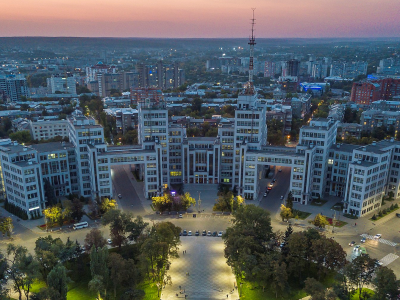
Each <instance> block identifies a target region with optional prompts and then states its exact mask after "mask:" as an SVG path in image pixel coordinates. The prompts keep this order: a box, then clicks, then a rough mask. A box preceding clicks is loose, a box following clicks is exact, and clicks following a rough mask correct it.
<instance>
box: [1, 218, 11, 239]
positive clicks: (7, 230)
mask: <svg viewBox="0 0 400 300" xmlns="http://www.w3.org/2000/svg"><path fill="white" fill-rule="evenodd" d="M13 228H14V225H13V222H12V219H11V218H10V217H4V218H1V219H0V232H1V233H2V234H3V236H4V235H7V236H8V237H10V236H11V234H12V231H13Z"/></svg>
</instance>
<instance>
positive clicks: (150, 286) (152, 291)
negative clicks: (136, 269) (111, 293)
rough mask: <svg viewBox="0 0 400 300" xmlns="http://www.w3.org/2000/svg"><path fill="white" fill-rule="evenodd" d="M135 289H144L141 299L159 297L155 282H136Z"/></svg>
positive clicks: (155, 299)
mask: <svg viewBox="0 0 400 300" xmlns="http://www.w3.org/2000/svg"><path fill="white" fill-rule="evenodd" d="M137 289H138V290H143V291H144V293H145V296H144V298H143V300H158V299H160V297H158V292H157V286H156V284H155V283H152V282H149V281H145V282H142V283H140V284H138V286H137ZM68 300H69V299H68Z"/></svg>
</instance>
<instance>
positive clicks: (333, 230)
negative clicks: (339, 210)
mask: <svg viewBox="0 0 400 300" xmlns="http://www.w3.org/2000/svg"><path fill="white" fill-rule="evenodd" d="M331 210H334V209H331ZM334 211H335V214H334V215H333V219H332V233H334V232H335V221H336V210H334Z"/></svg>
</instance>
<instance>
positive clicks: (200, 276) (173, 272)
mask: <svg viewBox="0 0 400 300" xmlns="http://www.w3.org/2000/svg"><path fill="white" fill-rule="evenodd" d="M181 240H182V246H181V247H180V252H179V256H180V257H179V258H177V259H174V260H173V261H172V263H171V267H170V270H169V272H168V275H170V276H171V280H172V284H171V285H167V286H166V287H165V288H164V289H163V290H162V295H161V297H160V299H162V300H170V299H177V298H179V299H185V295H186V299H196V300H203V299H204V300H214V299H215V300H217V299H221V300H222V299H228V300H236V299H239V295H238V290H237V288H235V286H236V283H235V276H234V275H233V273H232V270H231V268H230V267H229V266H228V265H227V264H226V259H225V257H224V243H223V241H222V240H220V239H211V238H210V239H198V238H196V239H194V238H190V237H189V238H185V237H182V239H181ZM183 251H186V253H185V254H183ZM177 295H178V296H177Z"/></svg>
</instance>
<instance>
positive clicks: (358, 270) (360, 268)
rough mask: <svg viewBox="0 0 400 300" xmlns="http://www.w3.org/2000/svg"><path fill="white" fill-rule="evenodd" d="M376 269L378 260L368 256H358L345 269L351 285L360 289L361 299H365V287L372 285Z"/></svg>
mask: <svg viewBox="0 0 400 300" xmlns="http://www.w3.org/2000/svg"><path fill="white" fill-rule="evenodd" d="M376 268H377V266H376V260H375V259H372V258H371V257H370V256H369V255H368V254H364V255H360V256H357V257H356V258H355V259H353V260H352V261H351V263H349V264H348V265H347V266H346V267H345V269H344V274H345V276H346V277H347V280H348V281H349V283H350V284H351V285H353V286H355V287H356V288H357V289H358V293H359V297H360V299H365V295H363V293H362V290H363V288H364V286H366V285H369V284H371V283H372V277H373V274H374V273H375V271H376Z"/></svg>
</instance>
